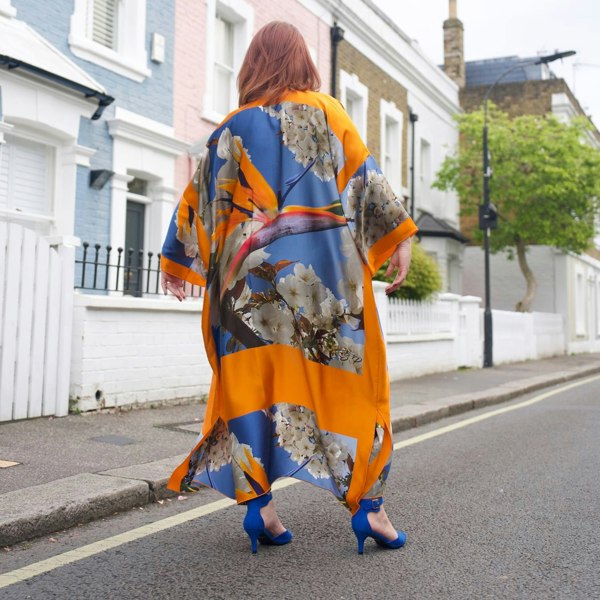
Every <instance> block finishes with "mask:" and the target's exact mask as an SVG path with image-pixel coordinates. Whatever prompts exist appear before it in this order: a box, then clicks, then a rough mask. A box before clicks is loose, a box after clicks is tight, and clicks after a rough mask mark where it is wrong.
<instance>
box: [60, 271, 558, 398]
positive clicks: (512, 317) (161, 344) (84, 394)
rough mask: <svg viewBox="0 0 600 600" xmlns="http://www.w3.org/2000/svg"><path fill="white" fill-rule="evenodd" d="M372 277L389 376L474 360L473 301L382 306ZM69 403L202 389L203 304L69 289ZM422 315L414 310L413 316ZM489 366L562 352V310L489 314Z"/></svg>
mask: <svg viewBox="0 0 600 600" xmlns="http://www.w3.org/2000/svg"><path fill="white" fill-rule="evenodd" d="M385 287H386V284H384V283H382V282H373V288H374V292H375V299H376V304H377V307H378V311H379V314H380V323H381V326H382V330H383V331H384V332H385V338H386V343H387V353H388V354H387V361H388V371H389V375H390V379H391V380H392V381H394V380H399V379H404V378H407V377H417V376H420V375H425V374H427V373H436V372H443V371H452V370H454V369H457V368H458V367H461V366H466V367H473V368H478V367H481V366H482V356H483V327H482V321H483V319H482V313H483V310H482V309H481V308H480V301H481V299H480V298H477V297H473V296H458V295H456V294H441V295H440V296H439V298H438V299H437V300H435V301H434V302H432V303H429V304H428V305H426V306H422V305H419V303H414V302H412V303H411V302H400V303H396V304H394V305H390V304H389V303H388V300H387V296H386V295H385ZM74 304H75V307H74V318H73V356H72V362H71V400H72V401H73V400H77V406H78V408H79V409H80V410H94V409H98V408H104V407H112V406H123V405H131V404H144V403H148V402H160V401H176V400H178V399H187V398H197V397H199V396H200V395H202V394H206V393H207V392H208V390H209V387H210V381H211V369H210V366H209V364H208V361H207V359H206V355H205V351H204V347H203V342H202V334H201V324H200V321H201V303H200V301H197V300H195V301H190V300H188V301H186V302H184V303H181V304H180V303H178V302H177V301H176V300H175V299H173V298H171V297H169V298H157V299H148V298H129V297H125V298H123V297H110V296H96V295H94V296H92V295H85V294H80V293H78V292H76V293H75V303H74ZM419 313H422V314H419ZM493 323H494V363H495V364H501V363H505V362H514V361H520V360H528V359H535V358H540V357H542V356H554V355H558V354H563V353H564V349H565V340H564V334H563V329H562V318H561V316H560V315H552V314H541V313H527V314H521V313H513V312H504V311H493Z"/></svg>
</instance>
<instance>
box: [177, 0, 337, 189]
mask: <svg viewBox="0 0 600 600" xmlns="http://www.w3.org/2000/svg"><path fill="white" fill-rule="evenodd" d="M282 8H283V10H282ZM325 18H327V17H325ZM273 20H285V21H289V22H290V23H293V24H294V25H295V26H296V27H298V29H300V31H301V32H302V34H303V35H304V38H305V39H306V41H307V43H308V46H309V49H310V52H311V55H312V57H313V59H314V61H315V63H316V65H317V67H318V68H319V71H320V73H321V79H322V87H321V89H322V91H325V92H329V89H330V71H331V69H330V60H331V44H330V33H329V32H330V26H329V25H328V23H327V22H326V21H324V20H322V19H320V18H319V17H317V16H315V14H314V13H313V12H311V11H310V10H308V9H307V8H305V7H304V6H303V4H302V3H301V2H300V0H286V1H285V2H281V0H279V1H277V0H207V1H206V2H198V1H197V0H178V2H176V15H175V69H174V82H173V85H174V104H175V107H174V108H175V110H174V125H175V137H176V138H177V139H179V140H182V141H184V142H187V143H189V144H190V145H191V148H190V151H189V154H188V156H182V157H180V158H179V159H178V160H177V164H176V174H175V185H176V187H177V189H178V190H183V188H184V187H185V185H186V184H187V182H188V181H189V180H190V178H191V177H192V174H193V171H194V169H195V164H196V157H197V156H198V154H199V153H200V152H201V151H202V148H203V146H204V141H205V140H206V137H207V136H208V135H209V134H210V133H211V132H212V131H213V129H214V128H215V126H216V125H218V123H219V122H220V121H221V120H222V119H223V117H225V115H226V114H227V113H228V112H229V111H230V110H232V109H234V108H236V107H237V88H236V81H235V80H236V76H237V73H238V70H239V67H240V64H241V62H242V60H243V57H244V54H245V52H246V49H247V47H248V44H249V43H250V40H251V39H252V36H253V34H254V33H255V32H256V31H257V30H258V29H260V28H261V27H262V26H263V25H265V24H266V23H268V22H269V21H273Z"/></svg>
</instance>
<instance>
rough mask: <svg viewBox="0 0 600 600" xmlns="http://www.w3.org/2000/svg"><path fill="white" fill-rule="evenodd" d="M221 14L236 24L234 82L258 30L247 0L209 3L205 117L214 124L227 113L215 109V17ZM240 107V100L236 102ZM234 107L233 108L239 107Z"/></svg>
mask: <svg viewBox="0 0 600 600" xmlns="http://www.w3.org/2000/svg"><path fill="white" fill-rule="evenodd" d="M217 13H218V14H219V15H220V16H221V17H222V18H224V19H226V20H228V21H230V22H231V23H232V24H233V25H234V33H233V37H234V42H233V43H234V49H233V72H234V76H233V81H234V82H235V79H236V77H237V74H238V72H239V70H240V66H241V64H242V60H243V58H244V55H245V53H246V49H247V48H248V46H249V44H250V40H251V39H252V34H253V32H254V8H253V7H252V6H251V5H250V4H249V3H248V2H246V1H245V0H207V3H206V38H205V39H206V47H205V52H206V77H205V85H206V87H205V92H204V101H203V103H202V118H203V119H205V120H207V121H210V122H211V123H216V124H218V123H220V122H221V121H222V120H223V119H224V118H225V116H226V114H227V113H225V114H221V113H219V112H218V111H216V110H215V109H214V103H213V100H214V98H213V96H214V64H215V36H214V32H215V19H216V16H217ZM231 93H232V99H235V98H236V89H235V85H234V84H233V83H232V91H231ZM234 104H235V106H237V102H235V103H234ZM235 106H232V107H231V110H233V109H234V108H235Z"/></svg>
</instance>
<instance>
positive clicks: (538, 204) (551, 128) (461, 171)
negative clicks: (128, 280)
mask: <svg viewBox="0 0 600 600" xmlns="http://www.w3.org/2000/svg"><path fill="white" fill-rule="evenodd" d="M457 121H458V125H459V132H460V152H459V153H458V154H456V155H454V156H449V157H447V158H446V160H445V161H444V163H443V164H442V167H441V169H440V171H439V172H438V174H437V180H436V182H435V183H434V187H436V188H438V189H441V190H450V189H453V190H456V191H457V192H458V194H459V196H460V201H461V214H462V215H476V214H477V210H478V205H479V204H480V203H481V195H482V191H481V190H482V179H483V175H482V130H483V110H480V111H477V112H472V113H466V114H462V115H459V116H458V117H457ZM591 129H592V126H591V124H590V122H589V121H588V120H587V119H584V118H576V119H573V120H572V121H571V122H570V123H568V124H565V123H562V122H561V121H559V120H558V119H557V118H556V117H554V116H552V115H547V116H540V115H525V116H520V117H516V118H514V119H510V118H509V117H508V115H507V114H506V113H503V112H501V111H499V110H498V109H496V108H495V107H494V106H492V107H491V110H490V113H489V116H488V131H489V134H488V137H489V148H490V153H491V167H492V178H491V180H490V198H491V201H492V202H493V203H494V204H495V205H496V207H497V208H498V213H499V222H498V229H496V230H494V231H492V234H491V238H490V242H491V250H492V252H498V251H500V250H506V251H508V252H509V255H511V254H512V252H511V249H512V248H514V247H515V245H516V242H517V240H521V241H522V242H523V243H524V244H525V245H526V246H527V245H530V244H541V245H548V246H553V247H555V248H558V249H561V250H564V251H572V252H576V253H580V252H583V251H584V250H586V249H587V248H589V246H590V243H591V240H592V238H593V235H594V216H595V215H596V214H597V212H598V210H599V204H598V198H600V152H598V150H597V149H595V148H593V147H592V146H591V145H590V144H588V143H586V141H585V140H586V139H588V136H590V135H592V134H591ZM482 233H483V232H482V231H480V230H479V228H478V227H476V228H474V229H473V231H472V232H471V235H472V237H473V239H474V240H476V241H478V242H480V243H481V242H482V241H483V235H482Z"/></svg>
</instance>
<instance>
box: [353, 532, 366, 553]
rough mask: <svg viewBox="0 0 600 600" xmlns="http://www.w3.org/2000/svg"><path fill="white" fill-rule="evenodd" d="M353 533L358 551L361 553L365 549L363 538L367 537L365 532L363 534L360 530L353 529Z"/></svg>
mask: <svg viewBox="0 0 600 600" xmlns="http://www.w3.org/2000/svg"><path fill="white" fill-rule="evenodd" d="M354 535H356V541H357V542H358V553H359V554H363V553H364V549H365V540H366V539H367V534H366V533H365V534H363V533H361V532H358V531H355V532H354Z"/></svg>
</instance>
